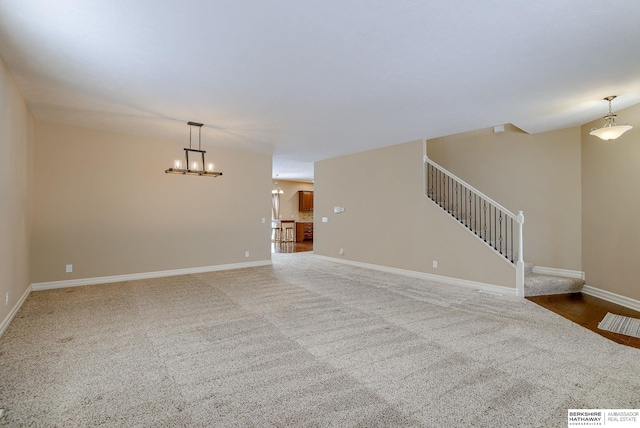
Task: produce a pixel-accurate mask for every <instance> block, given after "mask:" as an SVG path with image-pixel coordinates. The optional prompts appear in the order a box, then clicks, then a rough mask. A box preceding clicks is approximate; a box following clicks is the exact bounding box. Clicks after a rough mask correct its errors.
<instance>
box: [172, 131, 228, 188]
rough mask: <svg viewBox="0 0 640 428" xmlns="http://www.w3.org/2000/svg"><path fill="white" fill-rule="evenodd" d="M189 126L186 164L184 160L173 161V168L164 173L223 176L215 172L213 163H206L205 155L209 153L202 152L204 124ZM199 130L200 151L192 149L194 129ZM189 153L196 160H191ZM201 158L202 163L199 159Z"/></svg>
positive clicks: (185, 151) (185, 153)
mask: <svg viewBox="0 0 640 428" xmlns="http://www.w3.org/2000/svg"><path fill="white" fill-rule="evenodd" d="M187 125H189V148H188V149H187V148H185V149H184V155H185V164H184V165H183V164H182V160H180V159H176V160H175V161H173V168H169V169H166V170H165V171H164V172H165V173H167V174H182V175H199V176H204V177H217V176H219V175H222V173H221V172H215V171H214V169H213V168H214V165H213V163H205V160H204V154H205V153H207V152H206V151H205V150H202V123H196V122H187ZM194 126H195V127H197V128H198V149H197V150H196V149H193V148H191V137H192V133H191V131H192V130H193V127H194ZM189 153H191V154H194V153H195V159H193V158H192V159H191V160H189ZM198 157H200V158H201V161H200V160H199V159H198Z"/></svg>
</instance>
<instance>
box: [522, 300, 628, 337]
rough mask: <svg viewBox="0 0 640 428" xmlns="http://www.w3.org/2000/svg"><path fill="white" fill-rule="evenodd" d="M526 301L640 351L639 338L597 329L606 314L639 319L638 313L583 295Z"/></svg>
mask: <svg viewBox="0 0 640 428" xmlns="http://www.w3.org/2000/svg"><path fill="white" fill-rule="evenodd" d="M527 299H529V300H531V301H532V302H535V303H537V304H538V305H540V306H542V307H544V308H546V309H549V310H550V311H553V312H555V313H556V314H558V315H561V316H563V317H565V318H567V319H568V320H571V321H573V322H575V323H577V324H580V325H581V326H583V327H585V328H588V329H589V330H591V331H593V332H595V333H598V334H599V335H600V336H603V337H606V338H607V339H610V340H613V341H614V342H617V343H621V344H623V345H627V346H631V347H633V348H638V349H640V339H639V338H636V337H631V336H626V335H624V334H618V333H613V332H610V331H605V330H600V329H599V328H598V323H599V322H600V321H602V318H604V316H605V315H606V314H607V312H611V313H612V314H617V315H624V316H625V317H631V318H640V312H638V311H634V310H633V309H629V308H626V307H624V306H620V305H617V304H615V303H611V302H608V301H606V300H603V299H600V298H598V297H594V296H589V295H588V294H583V293H574V294H557V295H554V296H530V297H527Z"/></svg>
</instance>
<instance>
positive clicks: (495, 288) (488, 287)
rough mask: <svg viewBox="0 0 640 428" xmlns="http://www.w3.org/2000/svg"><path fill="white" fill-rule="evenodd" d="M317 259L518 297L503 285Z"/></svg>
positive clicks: (329, 258) (358, 263)
mask: <svg viewBox="0 0 640 428" xmlns="http://www.w3.org/2000/svg"><path fill="white" fill-rule="evenodd" d="M315 257H319V258H321V259H324V260H328V261H332V262H338V263H343V264H347V265H351V266H356V267H361V268H366V269H372V270H377V271H380V272H386V273H393V274H396V275H402V276H408V277H411V278H418V279H424V280H428V281H434V282H439V283H441V284H447V285H458V286H461V287H467V288H473V289H475V290H481V291H487V292H490V293H492V294H496V293H497V294H503V295H507V296H515V295H516V289H515V288H509V287H505V286H502V285H495V284H487V283H484V282H477V281H469V280H466V279H459V278H452V277H449V276H441V275H434V274H430V273H424V272H417V271H414V270H407V269H399V268H393V267H389V266H382V265H375V264H371V263H363V262H356V261H353V260H345V259H339V258H336V257H328V256H321V255H319V254H316V255H315Z"/></svg>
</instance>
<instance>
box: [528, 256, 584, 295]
mask: <svg viewBox="0 0 640 428" xmlns="http://www.w3.org/2000/svg"><path fill="white" fill-rule="evenodd" d="M533 266H534V265H533V263H528V262H527V263H525V268H524V295H525V296H546V295H551V294H568V293H579V292H580V291H581V290H582V286H583V285H584V280H583V279H579V278H568V277H565V276H555V275H545V274H541V273H534V272H533Z"/></svg>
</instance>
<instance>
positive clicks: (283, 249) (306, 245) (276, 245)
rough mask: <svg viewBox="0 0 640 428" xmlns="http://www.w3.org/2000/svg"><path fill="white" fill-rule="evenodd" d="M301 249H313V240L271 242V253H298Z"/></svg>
mask: <svg viewBox="0 0 640 428" xmlns="http://www.w3.org/2000/svg"><path fill="white" fill-rule="evenodd" d="M302 251H313V241H302V242H271V252H272V253H300V252H302Z"/></svg>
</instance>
